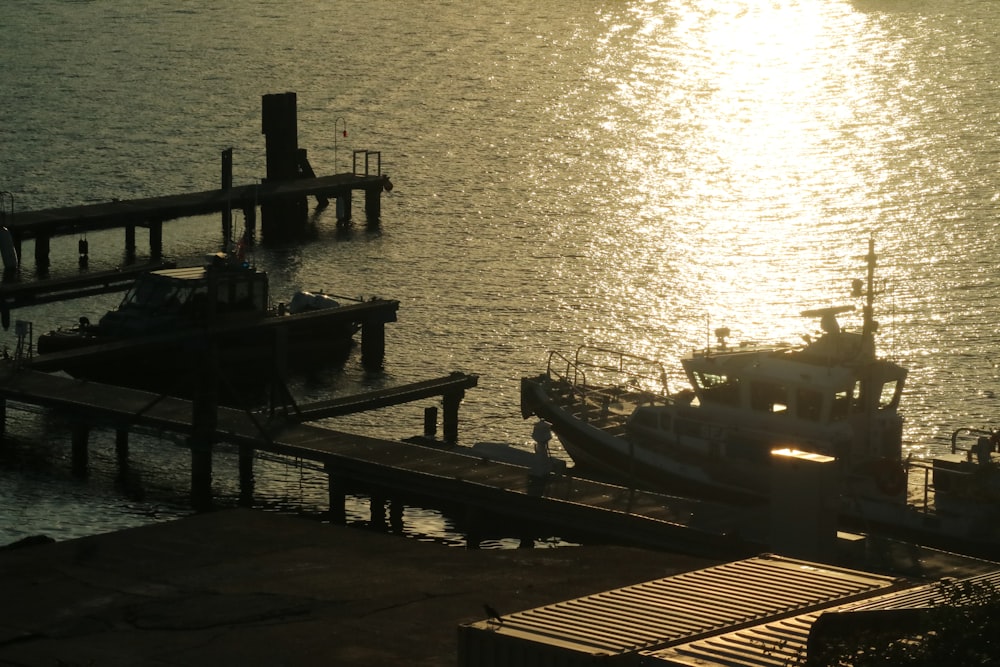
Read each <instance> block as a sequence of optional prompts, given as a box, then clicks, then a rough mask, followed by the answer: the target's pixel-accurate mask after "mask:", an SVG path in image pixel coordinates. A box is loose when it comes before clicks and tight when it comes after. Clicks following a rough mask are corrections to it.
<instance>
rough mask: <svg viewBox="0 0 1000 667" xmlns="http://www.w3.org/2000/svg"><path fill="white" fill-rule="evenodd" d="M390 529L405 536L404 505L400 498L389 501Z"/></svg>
mask: <svg viewBox="0 0 1000 667" xmlns="http://www.w3.org/2000/svg"><path fill="white" fill-rule="evenodd" d="M389 529H390V530H391V531H392V532H394V533H396V534H397V535H402V534H403V503H402V502H400V500H399V499H398V498H390V499H389Z"/></svg>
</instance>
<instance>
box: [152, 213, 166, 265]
mask: <svg viewBox="0 0 1000 667" xmlns="http://www.w3.org/2000/svg"><path fill="white" fill-rule="evenodd" d="M149 256H150V257H152V258H153V259H160V258H161V257H163V222H162V221H160V220H157V221H155V222H151V223H149Z"/></svg>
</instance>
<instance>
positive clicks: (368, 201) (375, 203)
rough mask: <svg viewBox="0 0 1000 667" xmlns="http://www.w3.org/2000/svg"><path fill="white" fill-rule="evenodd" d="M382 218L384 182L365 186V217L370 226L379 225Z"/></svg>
mask: <svg viewBox="0 0 1000 667" xmlns="http://www.w3.org/2000/svg"><path fill="white" fill-rule="evenodd" d="M381 218H382V184H381V183H380V184H379V185H377V186H376V187H367V188H365V219H366V220H367V221H368V226H369V227H378V225H379V220H381Z"/></svg>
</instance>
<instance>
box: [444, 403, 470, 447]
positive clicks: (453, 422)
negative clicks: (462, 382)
mask: <svg viewBox="0 0 1000 667" xmlns="http://www.w3.org/2000/svg"><path fill="white" fill-rule="evenodd" d="M463 398H465V391H464V390H460V391H450V392H448V393H446V394H445V395H444V396H442V397H441V403H442V407H443V409H444V416H443V417H442V420H443V424H442V430H443V431H444V433H443V435H444V441H445V442H449V443H452V444H454V443H456V442H458V406H459V405H461V404H462V399H463Z"/></svg>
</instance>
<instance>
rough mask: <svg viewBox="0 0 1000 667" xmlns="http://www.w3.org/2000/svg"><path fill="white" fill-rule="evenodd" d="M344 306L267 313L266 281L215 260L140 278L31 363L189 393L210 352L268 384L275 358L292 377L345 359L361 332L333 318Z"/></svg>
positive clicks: (232, 261) (43, 343)
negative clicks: (295, 371)
mask: <svg viewBox="0 0 1000 667" xmlns="http://www.w3.org/2000/svg"><path fill="white" fill-rule="evenodd" d="M344 298H345V297H337V298H336V299H335V298H333V297H331V296H329V295H326V294H319V293H309V292H299V293H296V294H295V295H293V296H292V298H291V299H290V301H289V302H288V305H287V306H286V305H285V304H284V303H279V304H277V305H276V306H275V305H272V303H271V294H270V290H269V283H268V276H267V274H266V273H265V272H263V271H260V270H258V269H256V268H255V267H253V266H251V265H250V264H249V263H247V262H244V261H241V260H239V259H237V258H235V257H231V256H229V255H226V254H224V253H219V254H216V255H213V256H212V257H211V258H210V261H209V262H208V263H207V264H205V265H201V266H194V267H183V268H173V269H163V270H159V271H151V272H149V273H145V274H141V275H140V276H138V277H137V279H136V281H135V282H134V284H133V285H132V286H131V287H130V288H129V290H128V291H127V293H126V294H125V296H124V298H123V299H122V301H121V303H120V304H119V306H118V307H117V308H115V309H113V310H110V311H108V312H107V313H105V314H104V315H103V316H102V317H101V318H100V320H99V321H98V322H96V323H91V322H90V321H89V320H88V319H87V318H86V317H81V318H80V321H79V323H78V324H77V325H76V326H73V327H68V328H59V329H56V330H53V331H50V332H48V333H45V334H42V335H40V336H39V337H38V340H37V344H36V346H37V352H38V358H37V360H38V361H43V360H47V361H46V364H47V367H48V368H49V369H58V370H62V371H64V372H66V373H68V374H69V375H72V376H74V377H80V378H86V379H91V380H96V381H105V382H111V383H115V384H122V385H126V386H136V387H142V388H150V389H160V388H163V389H165V390H168V391H172V392H173V393H179V394H184V393H190V392H185V391H183V389H184V388H185V383H186V384H187V385H190V383H191V381H192V377H191V374H192V373H204V372H205V369H206V363H207V360H208V359H209V357H208V356H207V353H208V350H209V349H212V350H214V353H215V355H216V358H217V359H218V361H219V363H220V367H221V369H222V370H223V372H224V373H225V374H226V376H227V377H228V378H231V379H234V380H235V379H237V378H244V377H247V376H252V375H256V376H262V375H263V376H266V375H268V373H269V370H270V366H271V364H272V363H273V360H274V359H275V358H276V357H277V356H279V355H280V357H281V358H282V360H283V362H284V364H287V366H289V367H295V366H307V367H308V366H314V365H316V364H319V363H322V362H326V361H329V360H336V359H342V358H343V357H344V356H345V355H346V354H347V352H348V351H349V350H350V347H351V345H352V343H353V336H354V334H355V333H356V332H357V330H358V325H357V323H356V322H354V321H353V320H352V319H350V318H345V317H342V316H341V315H340V313H339V312H338V311H340V309H341V308H342V303H341V301H342V300H343V299H344ZM268 323H274V324H280V327H267V326H263V325H265V324H268ZM278 329H280V330H281V336H280V337H279V336H278V335H277V334H276V331H277V330H278ZM279 339H280V351H279V348H278V346H279ZM209 341H211V342H212V343H214V345H211V346H210V345H209ZM76 353H79V354H76ZM177 390H180V391H177Z"/></svg>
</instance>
